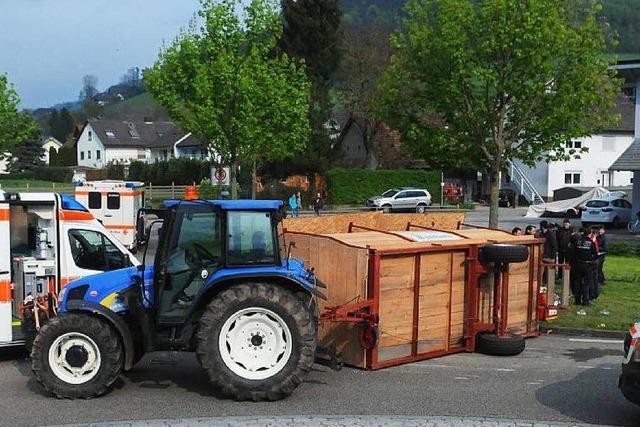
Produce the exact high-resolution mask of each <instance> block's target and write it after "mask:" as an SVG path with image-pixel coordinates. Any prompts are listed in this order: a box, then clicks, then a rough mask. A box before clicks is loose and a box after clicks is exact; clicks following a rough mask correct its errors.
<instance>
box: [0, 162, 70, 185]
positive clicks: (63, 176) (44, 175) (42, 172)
mask: <svg viewBox="0 0 640 427" xmlns="http://www.w3.org/2000/svg"><path fill="white" fill-rule="evenodd" d="M72 178H73V168H61V167H46V166H44V167H40V168H37V169H34V170H32V171H28V172H18V173H5V174H0V180H39V181H51V182H64V183H69V184H70V183H71V179H72Z"/></svg>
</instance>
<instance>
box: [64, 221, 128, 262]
mask: <svg viewBox="0 0 640 427" xmlns="http://www.w3.org/2000/svg"><path fill="white" fill-rule="evenodd" d="M69 244H70V247H71V256H72V257H73V262H74V263H75V265H76V266H77V267H79V268H82V269H85V270H94V271H111V270H118V269H121V268H125V267H129V266H130V265H131V261H130V260H129V257H128V256H127V255H125V254H124V253H122V252H121V251H120V249H118V248H117V247H116V245H114V244H113V243H112V242H111V241H110V240H109V239H108V238H106V237H105V235H104V234H102V233H99V232H97V231H93V230H77V229H74V230H69Z"/></svg>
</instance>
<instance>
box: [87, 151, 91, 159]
mask: <svg viewBox="0 0 640 427" xmlns="http://www.w3.org/2000/svg"><path fill="white" fill-rule="evenodd" d="M90 158H91V150H88V151H87V159H90Z"/></svg>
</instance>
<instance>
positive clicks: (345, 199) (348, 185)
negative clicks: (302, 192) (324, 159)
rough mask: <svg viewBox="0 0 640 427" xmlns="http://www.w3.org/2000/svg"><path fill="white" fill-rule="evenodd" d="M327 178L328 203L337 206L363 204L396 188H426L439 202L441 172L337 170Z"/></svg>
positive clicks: (435, 201) (332, 170) (433, 199)
mask: <svg viewBox="0 0 640 427" xmlns="http://www.w3.org/2000/svg"><path fill="white" fill-rule="evenodd" d="M325 175H326V177H327V185H328V190H329V202H330V203H332V204H336V205H345V204H363V203H365V202H366V201H367V199H368V198H369V197H371V196H376V195H379V194H381V193H382V192H384V191H386V190H388V189H390V188H395V187H417V188H425V189H427V190H429V192H430V193H431V200H432V201H433V202H434V203H439V202H440V191H441V189H440V180H441V176H442V175H441V172H440V171H426V170H420V169H415V170H414V169H394V170H368V169H344V168H336V169H331V170H329V171H328V172H327V173H326V174H325Z"/></svg>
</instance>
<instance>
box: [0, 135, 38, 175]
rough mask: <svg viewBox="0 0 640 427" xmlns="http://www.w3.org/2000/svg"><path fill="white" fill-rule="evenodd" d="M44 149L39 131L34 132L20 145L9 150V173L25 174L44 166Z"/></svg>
mask: <svg viewBox="0 0 640 427" xmlns="http://www.w3.org/2000/svg"><path fill="white" fill-rule="evenodd" d="M43 155H44V149H43V148H42V140H41V135H40V132H39V131H37V130H36V131H34V132H32V133H31V135H30V136H29V137H28V138H27V139H25V140H24V141H23V142H22V143H21V144H20V145H18V146H15V147H13V149H12V150H11V162H10V163H9V168H8V169H9V172H11V173H14V172H26V171H32V170H34V169H36V168H39V167H42V166H44V160H43V159H42V156H43Z"/></svg>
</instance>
